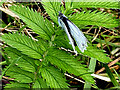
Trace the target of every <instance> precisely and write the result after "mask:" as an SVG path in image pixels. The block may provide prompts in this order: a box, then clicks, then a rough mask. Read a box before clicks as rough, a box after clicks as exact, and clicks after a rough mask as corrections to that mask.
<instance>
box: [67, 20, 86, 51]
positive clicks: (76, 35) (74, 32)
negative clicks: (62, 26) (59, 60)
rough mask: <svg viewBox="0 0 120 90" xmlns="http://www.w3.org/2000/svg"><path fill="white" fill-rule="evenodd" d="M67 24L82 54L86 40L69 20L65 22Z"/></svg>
mask: <svg viewBox="0 0 120 90" xmlns="http://www.w3.org/2000/svg"><path fill="white" fill-rule="evenodd" d="M67 22H68V25H69V27H70V32H71V34H72V36H73V38H74V39H75V41H76V43H77V46H78V48H79V49H80V50H81V51H82V52H84V50H86V47H87V42H88V40H87V39H86V37H85V36H84V34H83V33H82V32H81V31H80V30H79V28H78V27H77V26H76V25H75V24H73V23H72V22H71V21H69V20H67Z"/></svg>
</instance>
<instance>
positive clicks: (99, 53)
mask: <svg viewBox="0 0 120 90" xmlns="http://www.w3.org/2000/svg"><path fill="white" fill-rule="evenodd" d="M76 50H77V51H78V52H80V53H82V52H81V51H80V50H79V49H78V47H77V48H76ZM82 54H83V55H87V56H89V57H93V58H95V59H97V60H98V61H100V62H102V63H108V62H110V61H112V60H111V59H110V58H109V57H107V54H105V53H104V50H99V49H97V48H96V47H95V46H94V47H93V46H92V45H90V44H89V45H88V47H87V50H85V51H84V53H82Z"/></svg>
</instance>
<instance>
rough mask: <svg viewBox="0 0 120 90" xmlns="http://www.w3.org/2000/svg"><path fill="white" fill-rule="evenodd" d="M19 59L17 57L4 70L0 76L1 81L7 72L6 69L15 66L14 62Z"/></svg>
mask: <svg viewBox="0 0 120 90" xmlns="http://www.w3.org/2000/svg"><path fill="white" fill-rule="evenodd" d="M20 58H21V57H19V58H17V59H14V60H13V61H12V62H11V64H10V65H9V66H8V67H7V68H5V70H4V71H3V72H2V75H1V76H0V79H2V77H3V75H4V74H5V73H6V72H7V71H8V69H9V68H10V67H11V66H13V65H14V64H15V62H17V61H18V60H20Z"/></svg>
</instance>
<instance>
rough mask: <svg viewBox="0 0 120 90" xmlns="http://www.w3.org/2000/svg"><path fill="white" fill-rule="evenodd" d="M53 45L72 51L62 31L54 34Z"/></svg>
mask: <svg viewBox="0 0 120 90" xmlns="http://www.w3.org/2000/svg"><path fill="white" fill-rule="evenodd" d="M54 43H55V45H56V46H58V47H63V48H65V49H71V50H73V48H72V45H71V44H69V39H68V37H67V34H66V33H65V31H64V30H58V31H57V32H56V37H55V40H54Z"/></svg>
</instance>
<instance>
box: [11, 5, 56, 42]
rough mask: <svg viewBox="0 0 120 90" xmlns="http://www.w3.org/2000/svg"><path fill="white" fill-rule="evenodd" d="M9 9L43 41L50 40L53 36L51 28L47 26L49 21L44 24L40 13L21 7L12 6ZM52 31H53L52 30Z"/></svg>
mask: <svg viewBox="0 0 120 90" xmlns="http://www.w3.org/2000/svg"><path fill="white" fill-rule="evenodd" d="M10 9H11V10H12V11H13V12H14V13H15V14H17V15H18V16H19V17H20V19H22V20H23V21H24V22H25V23H26V24H27V25H28V27H30V28H31V29H33V32H35V33H37V34H39V36H40V37H41V38H43V39H47V40H50V38H51V35H52V34H53V31H52V32H51V29H50V28H52V27H51V26H49V24H50V23H49V21H47V22H48V23H46V22H45V21H44V18H43V17H42V16H41V15H40V13H37V11H35V12H34V11H33V9H31V10H30V9H29V8H28V7H27V8H26V7H22V6H12V7H10ZM52 30H54V29H53V28H52Z"/></svg>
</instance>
